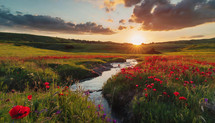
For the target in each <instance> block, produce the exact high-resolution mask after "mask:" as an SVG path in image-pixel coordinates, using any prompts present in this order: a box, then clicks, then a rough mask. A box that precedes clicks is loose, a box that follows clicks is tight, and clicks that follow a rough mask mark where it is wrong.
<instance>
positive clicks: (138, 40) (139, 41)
mask: <svg viewBox="0 0 215 123" xmlns="http://www.w3.org/2000/svg"><path fill="white" fill-rule="evenodd" d="M130 43H132V44H134V45H141V44H142V43H145V38H144V37H143V36H141V35H134V36H133V37H132V38H131V42H130Z"/></svg>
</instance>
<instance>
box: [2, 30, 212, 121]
mask: <svg viewBox="0 0 215 123" xmlns="http://www.w3.org/2000/svg"><path fill="white" fill-rule="evenodd" d="M214 44H215V40H214V39H203V40H193V41H179V42H171V43H170V42H164V43H152V44H143V45H141V46H133V45H131V44H119V43H113V42H104V43H103V42H95V41H94V42H93V41H89V42H88V41H81V40H72V39H61V38H54V37H45V36H34V35H25V34H9V33H1V35H0V95H1V97H0V121H1V122H74V123H75V122H95V123H97V122H116V120H115V119H111V118H109V117H107V114H105V113H104V111H103V107H102V106H101V105H95V104H94V103H93V102H92V101H90V100H89V99H88V96H89V93H86V92H84V91H83V90H81V89H80V90H78V91H71V90H70V89H69V86H70V85H72V84H75V83H76V82H79V80H83V79H87V78H91V77H96V76H99V74H98V73H96V72H95V71H93V69H94V68H95V67H98V66H100V65H102V64H108V63H111V62H124V61H125V59H128V58H133V59H136V60H137V61H138V62H139V64H138V65H136V66H134V67H129V68H125V69H121V72H120V73H118V74H117V75H115V76H113V77H112V78H110V79H109V80H108V81H107V83H106V84H105V85H104V86H103V91H102V93H103V95H104V97H105V98H106V99H107V100H108V102H109V104H110V105H111V107H112V108H113V110H114V111H115V112H117V113H119V114H120V115H121V116H122V117H124V118H123V119H122V120H123V122H134V121H135V122H213V121H214V120H215V119H214V115H215V113H214V112H215V110H214V109H213V106H214V101H215V100H214V99H215V98H214V82H215V78H214V77H215V45H214ZM152 48H153V49H154V50H156V51H158V52H161V54H153V52H149V51H152V50H151V49H152ZM128 51H129V52H128ZM147 53H148V54H147Z"/></svg>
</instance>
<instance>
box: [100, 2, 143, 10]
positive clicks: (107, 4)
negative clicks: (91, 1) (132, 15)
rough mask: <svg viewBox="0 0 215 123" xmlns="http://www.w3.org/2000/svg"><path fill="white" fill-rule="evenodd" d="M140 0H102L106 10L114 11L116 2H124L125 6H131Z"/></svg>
mask: <svg viewBox="0 0 215 123" xmlns="http://www.w3.org/2000/svg"><path fill="white" fill-rule="evenodd" d="M140 2H141V0H104V6H105V10H106V12H110V11H114V10H115V7H116V6H117V5H118V4H124V5H125V7H131V6H133V5H136V4H138V3H140Z"/></svg>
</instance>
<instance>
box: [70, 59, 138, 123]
mask: <svg viewBox="0 0 215 123" xmlns="http://www.w3.org/2000/svg"><path fill="white" fill-rule="evenodd" d="M136 64H137V61H136V60H135V59H127V60H126V62H124V63H111V65H112V66H113V67H112V68H111V69H110V70H108V71H104V72H103V73H102V75H101V76H98V77H95V78H92V79H88V80H85V81H81V82H80V83H79V84H77V85H76V84H74V85H72V86H71V89H72V90H76V89H77V86H78V87H79V86H80V87H81V88H82V89H84V90H86V91H87V90H90V91H91V92H92V93H90V96H89V98H90V99H91V100H92V101H94V103H95V104H96V105H98V104H101V105H102V106H103V107H104V109H105V110H104V111H105V113H106V114H107V115H108V116H109V117H111V118H113V119H116V120H117V121H118V122H120V121H119V120H118V118H117V115H116V114H114V112H111V108H110V106H109V104H108V102H107V100H106V99H105V98H104V97H103V96H102V92H101V89H102V86H103V85H104V83H105V82H107V80H108V79H109V78H111V76H113V75H116V74H117V73H118V72H120V69H122V68H126V67H131V66H135V65H136Z"/></svg>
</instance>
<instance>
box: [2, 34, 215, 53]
mask: <svg viewBox="0 0 215 123" xmlns="http://www.w3.org/2000/svg"><path fill="white" fill-rule="evenodd" d="M0 43H1V44H8V45H13V46H15V47H22V46H27V47H33V48H39V49H45V50H55V51H63V52H70V53H71V52H72V53H77V52H91V53H95V52H96V53H126V54H128V53H129V54H133V53H135V54H153V52H150V50H151V49H152V48H154V49H155V50H156V51H159V52H162V53H168V52H190V51H191V52H215V38H212V39H201V40H189V41H171V42H161V43H160V42H159V43H150V44H143V45H141V46H138V47H135V46H133V45H132V44H129V43H115V42H101V41H86V40H76V39H64V38H57V37H48V36H37V35H29V34H16V33H0Z"/></svg>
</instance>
